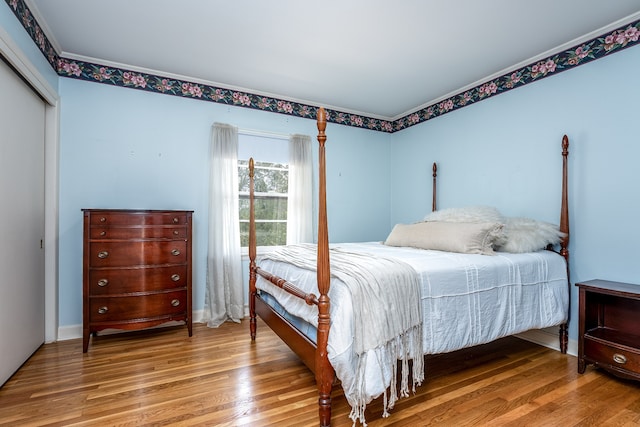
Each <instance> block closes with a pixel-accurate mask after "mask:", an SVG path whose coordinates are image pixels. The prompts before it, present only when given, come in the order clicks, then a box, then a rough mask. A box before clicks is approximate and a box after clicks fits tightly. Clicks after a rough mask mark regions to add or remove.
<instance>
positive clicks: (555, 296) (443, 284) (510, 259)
mask: <svg viewBox="0 0 640 427" xmlns="http://www.w3.org/2000/svg"><path fill="white" fill-rule="evenodd" d="M331 247H332V248H333V247H340V248H342V249H344V250H348V251H351V252H354V251H357V252H363V253H368V254H371V255H372V256H385V257H397V258H398V259H400V260H401V261H404V262H405V263H408V264H409V265H411V266H412V267H413V268H414V269H415V270H416V272H417V274H418V275H419V277H420V284H421V305H422V311H423V317H424V323H423V349H424V352H425V354H437V353H446V352H450V351H455V350H458V349H461V348H465V347H470V346H474V345H478V344H484V343H487V342H490V341H493V340H495V339H498V338H501V337H504V336H508V335H512V334H517V333H520V332H524V331H527V330H530V329H540V328H546V327H550V326H555V325H560V324H562V323H564V322H566V321H567V316H568V306H569V291H568V286H567V269H566V263H565V260H564V258H563V257H562V256H560V255H558V254H556V253H554V252H551V251H539V252H533V253H526V254H511V253H502V252H497V253H496V254H495V255H494V256H487V255H475V254H472V255H469V254H458V253H450V252H441V251H432V250H423V249H413V248H405V247H390V246H385V245H383V244H382V243H379V242H368V243H343V244H335V245H331ZM258 263H259V265H260V267H261V268H262V269H264V270H266V271H269V272H270V273H273V274H275V275H277V276H279V277H282V278H285V279H286V280H288V281H289V282H291V283H294V284H295V285H296V286H297V287H299V288H300V289H302V290H303V291H305V292H307V293H314V294H316V295H318V288H317V285H316V272H315V271H311V270H305V269H301V268H298V267H295V266H293V265H291V264H287V263H280V262H275V261H272V260H269V259H264V260H258ZM256 286H257V288H258V289H259V290H261V291H264V292H266V293H268V294H270V295H271V296H273V299H274V300H275V301H276V302H277V304H278V305H280V306H281V307H283V308H284V309H285V311H286V312H287V314H286V316H287V317H290V318H291V319H294V321H296V320H295V318H299V319H301V320H303V321H304V322H306V323H308V324H310V325H311V326H312V328H311V329H309V326H308V325H307V326H304V324H303V323H300V322H298V323H299V324H298V326H296V327H298V328H299V329H301V330H305V329H304V328H307V329H306V330H307V331H308V332H306V334H307V335H308V336H310V338H312V339H313V338H315V330H314V329H313V328H315V327H317V322H318V319H317V316H318V310H317V307H316V306H308V305H307V304H306V303H305V302H304V301H303V300H301V299H299V298H297V297H294V296H292V295H290V294H288V293H287V292H285V291H283V290H281V289H279V288H277V287H276V286H274V285H273V284H271V283H270V282H268V281H266V280H264V279H262V278H261V277H260V276H258V280H257V283H256ZM329 297H330V299H331V331H330V333H329V342H328V349H327V352H328V357H329V361H330V362H331V364H332V366H333V368H334V370H335V372H336V376H337V377H338V378H339V379H340V381H341V382H342V386H343V389H344V392H345V396H346V397H347V400H349V403H352V401H351V399H350V393H351V392H352V391H353V387H354V386H355V381H354V375H353V373H354V372H355V366H356V364H357V355H356V354H355V353H354V351H353V350H352V337H353V330H354V328H353V318H352V307H353V304H354V303H355V302H354V301H353V300H352V298H351V294H350V293H349V291H348V289H347V287H346V285H344V284H343V283H342V282H341V281H340V280H338V279H337V278H335V277H332V278H331V288H330V291H329ZM362 357H366V363H367V372H366V374H365V379H366V384H367V390H366V394H367V401H371V400H373V399H374V398H376V397H378V396H379V395H381V394H382V393H383V392H384V391H385V389H386V388H387V387H388V386H389V384H390V382H391V372H390V370H389V369H388V368H384V366H387V365H388V364H387V363H381V362H380V361H381V360H382V359H383V358H384V357H385V356H384V354H381V352H378V351H376V350H375V349H374V350H370V351H368V352H367V354H366V355H363V356H362ZM425 369H426V372H427V378H428V370H429V367H428V366H426V367H425Z"/></svg>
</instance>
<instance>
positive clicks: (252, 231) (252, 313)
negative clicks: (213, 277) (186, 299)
mask: <svg viewBox="0 0 640 427" xmlns="http://www.w3.org/2000/svg"><path fill="white" fill-rule="evenodd" d="M253 168H254V164H253V157H251V158H250V159H249V330H250V332H251V340H253V341H255V339H256V328H257V323H256V292H257V291H256V245H257V242H256V216H255V212H254V210H255V209H254V187H255V183H254V178H253V177H254V175H253Z"/></svg>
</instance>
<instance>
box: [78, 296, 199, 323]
mask: <svg viewBox="0 0 640 427" xmlns="http://www.w3.org/2000/svg"><path fill="white" fill-rule="evenodd" d="M89 310H90V316H91V321H92V322H109V321H113V320H118V321H122V320H123V319H131V320H136V319H144V318H153V317H159V316H171V315H178V314H183V313H185V312H186V310H187V291H186V290H184V291H176V292H167V293H158V294H151V295H136V296H126V297H97V298H91V302H90V308H89Z"/></svg>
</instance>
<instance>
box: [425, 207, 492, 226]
mask: <svg viewBox="0 0 640 427" xmlns="http://www.w3.org/2000/svg"><path fill="white" fill-rule="evenodd" d="M424 221H445V222H499V223H503V222H504V217H503V216H502V214H501V213H500V212H499V211H498V209H496V208H494V207H491V206H466V207H462V208H448V209H441V210H438V211H434V212H431V213H430V214H428V215H427V216H425V217H424Z"/></svg>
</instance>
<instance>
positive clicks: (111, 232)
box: [89, 225, 187, 240]
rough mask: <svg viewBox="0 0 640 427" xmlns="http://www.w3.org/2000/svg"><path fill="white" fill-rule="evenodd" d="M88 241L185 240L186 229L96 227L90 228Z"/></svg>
mask: <svg viewBox="0 0 640 427" xmlns="http://www.w3.org/2000/svg"><path fill="white" fill-rule="evenodd" d="M89 238H90V239H118V240H120V239H186V238H187V227H185V226H184V225H178V226H171V225H163V226H156V227H149V226H129V227H124V226H120V227H109V226H106V225H96V226H95V227H92V228H91V231H90V236H89Z"/></svg>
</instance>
